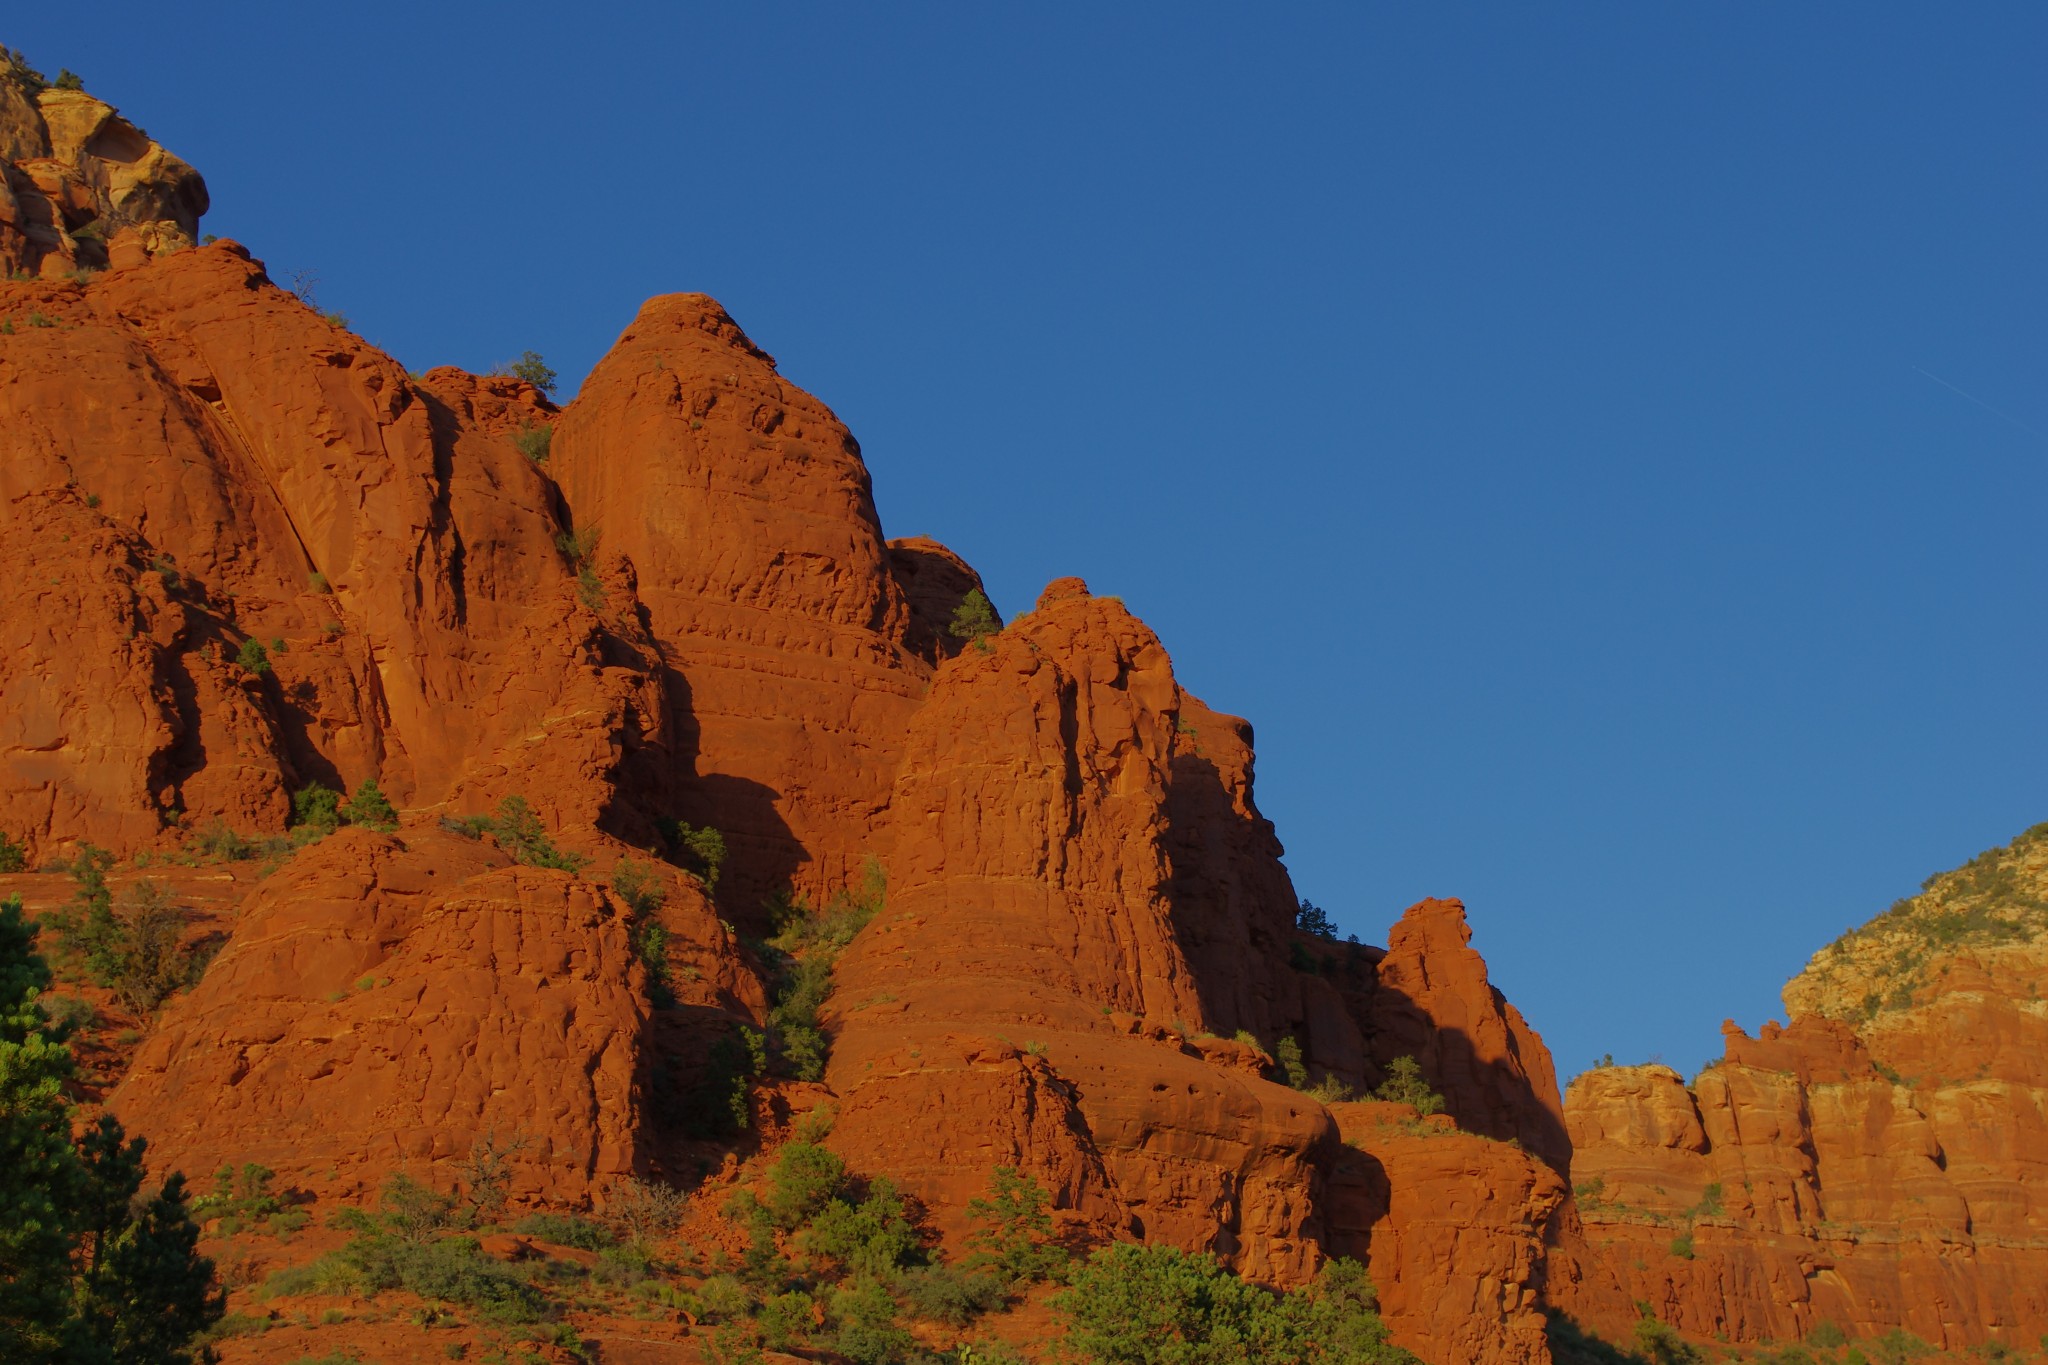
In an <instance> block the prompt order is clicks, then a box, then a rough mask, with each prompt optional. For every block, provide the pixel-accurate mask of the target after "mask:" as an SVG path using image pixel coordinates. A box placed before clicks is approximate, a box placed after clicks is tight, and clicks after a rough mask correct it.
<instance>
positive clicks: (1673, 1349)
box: [1634, 1313, 1706, 1365]
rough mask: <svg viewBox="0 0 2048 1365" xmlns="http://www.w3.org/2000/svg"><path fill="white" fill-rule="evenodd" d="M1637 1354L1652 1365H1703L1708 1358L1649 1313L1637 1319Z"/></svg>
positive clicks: (1635, 1334)
mask: <svg viewBox="0 0 2048 1365" xmlns="http://www.w3.org/2000/svg"><path fill="white" fill-rule="evenodd" d="M1634 1336H1635V1343H1636V1354H1637V1355H1638V1356H1640V1357H1641V1358H1642V1359H1644V1360H1647V1361H1649V1362H1650V1365H1702V1362H1704V1361H1705V1359H1706V1357H1704V1356H1702V1355H1701V1354H1700V1353H1699V1352H1698V1351H1697V1350H1695V1349H1693V1347H1692V1346H1691V1345H1689V1344H1688V1343H1687V1342H1686V1340H1685V1338H1683V1337H1681V1336H1679V1335H1678V1333H1677V1332H1675V1331H1673V1330H1672V1329H1671V1328H1670V1327H1669V1326H1667V1325H1665V1324H1664V1323H1661V1322H1659V1321H1657V1319H1655V1318H1653V1317H1651V1316H1649V1315H1648V1314H1647V1313H1646V1314H1644V1315H1643V1316H1642V1317H1640V1318H1637V1319H1636V1326H1635V1333H1634Z"/></svg>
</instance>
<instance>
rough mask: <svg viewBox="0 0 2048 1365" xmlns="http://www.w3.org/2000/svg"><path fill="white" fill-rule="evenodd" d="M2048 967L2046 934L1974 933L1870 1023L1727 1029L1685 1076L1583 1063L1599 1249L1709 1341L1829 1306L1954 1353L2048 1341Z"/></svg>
mask: <svg viewBox="0 0 2048 1365" xmlns="http://www.w3.org/2000/svg"><path fill="white" fill-rule="evenodd" d="M2043 984H2048V954H2043V953H2041V952H2040V951H2039V950H2038V949H2033V948H2007V949H1994V950H1989V951H1983V950H1964V951H1962V952H1960V953H1957V954H1955V955H1953V957H1952V960H1951V961H1950V962H1949V963H1948V964H1947V969H1946V970H1945V971H1941V970H1939V969H1937V975H1936V978H1935V980H1934V982H1933V983H1932V984H1931V985H1930V986H1928V987H1926V988H1925V989H1923V991H1922V992H1921V993H1920V995H1919V997H1918V998H1917V999H1916V1000H1915V1002H1914V1003H1913V1005H1912V1006H1911V1007H1909V1008H1904V1009H1898V1010H1891V1011H1886V1012H1884V1013H1883V1014H1881V1015H1879V1016H1878V1017H1877V1018H1876V1019H1874V1020H1872V1021H1870V1022H1869V1023H1866V1024H1863V1025H1860V1026H1857V1027H1855V1028H1852V1027H1850V1026H1849V1025H1848V1024H1847V1023H1846V1022H1844V1021H1840V1020H1833V1019H1827V1018H1822V1017H1817V1016H1807V1017H1802V1018H1796V1019H1795V1020H1794V1021H1793V1023H1792V1025H1791V1027H1789V1028H1783V1029H1781V1028H1779V1027H1778V1026H1777V1025H1776V1024H1771V1025H1767V1026H1766V1027H1765V1029H1764V1030H1763V1033H1762V1036H1761V1037H1758V1038H1750V1037H1748V1036H1747V1035H1746V1034H1744V1033H1743V1032H1742V1031H1741V1030H1740V1029H1738V1028H1736V1027H1734V1026H1733V1025H1732V1024H1731V1025H1729V1026H1728V1029H1727V1041H1728V1045H1727V1059H1726V1060H1725V1061H1723V1062H1721V1063H1719V1064H1717V1065H1715V1066H1712V1067H1710V1068H1708V1069H1707V1070H1706V1071H1703V1072H1702V1073H1701V1074H1700V1076H1699V1077H1698V1079H1697V1080H1695V1081H1694V1083H1693V1085H1692V1087H1691V1089H1690V1090H1688V1089H1687V1088H1686V1087H1685V1086H1684V1084H1683V1083H1682V1081H1681V1080H1680V1078H1679V1077H1678V1075H1677V1073H1675V1072H1672V1071H1670V1070H1669V1069H1668V1068H1664V1067H1610V1068H1602V1069H1599V1070H1596V1071H1592V1072H1588V1073H1586V1074H1585V1075H1583V1076H1580V1077H1578V1078H1577V1079H1576V1080H1574V1081H1573V1083H1572V1085H1571V1088H1570V1091H1569V1092H1568V1095H1567V1113H1568V1117H1569V1121H1570V1124H1571V1133H1572V1141H1573V1147H1574V1156H1573V1176H1574V1179H1575V1180H1576V1181H1577V1182H1579V1190H1580V1196H1581V1197H1580V1200H1579V1208H1580V1211H1581V1213H1582V1215H1583V1218H1584V1221H1585V1228H1586V1235H1587V1238H1588V1241H1589V1242H1590V1244H1591V1247H1592V1254H1593V1256H1594V1257H1595V1258H1597V1259H1598V1261H1599V1262H1600V1263H1601V1265H1602V1266H1603V1268H1604V1269H1605V1270H1606V1271H1607V1272H1608V1273H1610V1274H1612V1275H1614V1276H1615V1277H1617V1278H1619V1279H1620V1280H1621V1281H1622V1283H1623V1284H1624V1286H1625V1290H1626V1294H1627V1296H1628V1297H1630V1298H1633V1299H1640V1300H1643V1301H1645V1302H1648V1303H1650V1304H1651V1305H1652V1306H1653V1308H1654V1309H1655V1310H1656V1311H1657V1312H1658V1314H1659V1316H1661V1317H1663V1318H1664V1320H1665V1321H1667V1322H1670V1323H1672V1324H1674V1325H1676V1326H1678V1327H1680V1328H1681V1329H1683V1330H1685V1331H1686V1332H1688V1333H1691V1334H1696V1335H1699V1336H1703V1337H1704V1336H1710V1335H1715V1334H1721V1335H1724V1336H1726V1337H1727V1338H1729V1339H1731V1340H1735V1341H1758V1340H1781V1341H1782V1340H1795V1339H1798V1338H1800V1337H1803V1336H1805V1335H1806V1334H1807V1333H1809V1332H1811V1331H1812V1330H1813V1328H1814V1327H1815V1326H1816V1325H1817V1324H1818V1323H1820V1322H1823V1321H1829V1322H1833V1323H1835V1324H1836V1325H1838V1326H1841V1327H1844V1328H1846V1329H1848V1330H1850V1331H1852V1332H1855V1333H1858V1334H1879V1333H1882V1332H1885V1331H1888V1330H1890V1329H1892V1328H1895V1327H1903V1328H1904V1329H1905V1330H1907V1331H1909V1332H1912V1333H1914V1334H1915V1335H1917V1336H1920V1337H1922V1338H1923V1339H1925V1340H1928V1341H1931V1342H1934V1343H1935V1344H1937V1345H1941V1346H1944V1347H1947V1348H1950V1349H1958V1348H1961V1347H1964V1346H1969V1345H1975V1344H1979V1343H1983V1342H1992V1341H1997V1342H2007V1343H2014V1342H2018V1343H2030V1342H2033V1341H2035V1340H2036V1339H2038V1338H2039V1336H2040V1335H2041V1333H2042V1332H2043V1331H2044V1330H2048V1238H2044V1233H2048V1075H2044V1074H2043V1072H2042V1069H2041V1064H2040V1060H2039V1059H2040V1058H2041V1057H2042V1056H2044V1055H2048V1050H2044V1049H2048V1034H2044V1025H2043V1022H2042V1019H2041V1016H2040V1014H2039V1010H2038V1006H2037V1005H2035V1004H2034V1003H2033V1002H2034V999H2035V996H2036V993H2037V992H2038V991H2039V990H2040V988H2041V986H2042V985H2043ZM1791 993H1792V992H1790V991H1789V990H1788V995H1790V994H1791ZM1908 1065H1910V1066H1912V1067H1914V1068H1915V1070H1914V1071H1913V1072H1911V1073H1908V1072H1906V1071H1905V1070H1904V1068H1905V1067H1906V1066H1908ZM1681 1238H1689V1243H1686V1244H1683V1245H1682V1244H1681V1242H1680V1239H1681ZM1674 1247H1679V1248H1680V1249H1682V1250H1689V1252H1690V1255H1689V1256H1687V1255H1679V1254H1675V1253H1674Z"/></svg>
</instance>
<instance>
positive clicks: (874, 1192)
mask: <svg viewBox="0 0 2048 1365" xmlns="http://www.w3.org/2000/svg"><path fill="white" fill-rule="evenodd" d="M814 1150H817V1151H823V1150H824V1149H823V1148H816V1149H814ZM827 1155H828V1156H829V1155H830V1153H827ZM833 1161H834V1162H835V1163H836V1162H837V1161H838V1158H836V1157H834V1158H833ZM839 1169H840V1171H841V1172H842V1179H843V1172H844V1171H845V1167H844V1166H840V1167H839ZM815 1173H816V1172H813V1174H815ZM797 1241H798V1244H799V1245H801V1246H802V1247H803V1249H804V1250H805V1251H806V1252H808V1253H809V1254H811V1255H813V1256H819V1257H823V1258H824V1259H825V1260H828V1261H833V1262H836V1263H837V1264H839V1265H840V1266H843V1267H844V1268H845V1270H846V1271H847V1272H848V1273H850V1274H854V1275H878V1276H886V1275H890V1274H893V1273H894V1272H895V1271H896V1270H897V1269H898V1268H899V1267H901V1266H905V1265H909V1264H911V1263H912V1262H913V1261H915V1260H916V1259H918V1257H919V1256H920V1254H921V1253H922V1251H923V1247H922V1246H921V1244H920V1242H919V1239H918V1236H917V1230H916V1229H915V1228H913V1227H912V1226H911V1224H910V1219H909V1217H908V1216H907V1215H906V1213H905V1212H904V1208H903V1199H902V1197H901V1196H900V1195H898V1194H897V1193H896V1186H895V1185H894V1184H893V1183H892V1182H891V1181H890V1180H889V1179H888V1178H887V1177H886V1176H879V1175H878V1176H876V1177H875V1178H874V1179H873V1180H871V1181H869V1182H868V1192H867V1195H866V1197H864V1198H863V1199H862V1200H861V1201H860V1202H859V1203H857V1204H856V1203H852V1202H850V1201H849V1200H846V1199H843V1198H828V1199H827V1200H825V1202H824V1204H823V1206H822V1207H820V1208H818V1209H817V1210H816V1211H815V1212H814V1213H813V1214H812V1215H811V1217H810V1222H809V1225H808V1226H807V1227H805V1228H804V1230H803V1232H802V1234H801V1235H800V1236H799V1237H798V1239H797Z"/></svg>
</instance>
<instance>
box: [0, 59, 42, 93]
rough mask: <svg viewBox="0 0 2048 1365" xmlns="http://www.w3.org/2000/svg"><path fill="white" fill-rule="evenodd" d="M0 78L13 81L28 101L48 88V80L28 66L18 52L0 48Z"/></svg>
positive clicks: (26, 61) (26, 60)
mask: <svg viewBox="0 0 2048 1365" xmlns="http://www.w3.org/2000/svg"><path fill="white" fill-rule="evenodd" d="M0 77H4V78H5V79H7V80H11V81H13V82H14V83H15V84H16V85H18V86H20V87H21V89H22V92H23V93H24V94H26V95H27V96H28V97H29V98H30V99H34V98H35V97H36V96H37V95H40V94H42V93H43V92H44V91H45V90H48V89H49V88H50V78H49V77H47V76H45V75H44V74H43V73H42V72H40V71H38V70H36V69H35V68H34V67H32V66H30V65H29V64H28V58H27V57H25V56H23V55H22V54H21V53H19V52H10V51H8V50H7V49H6V48H4V47H0Z"/></svg>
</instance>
